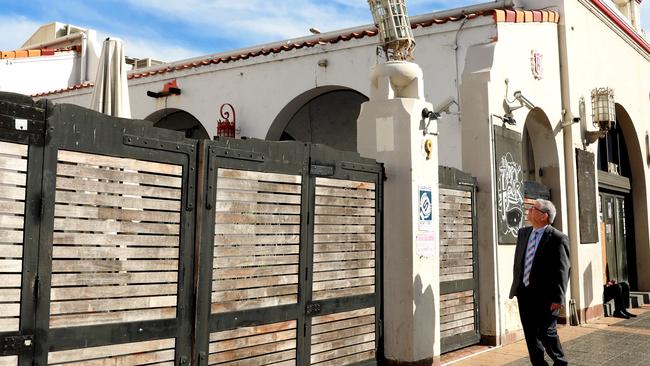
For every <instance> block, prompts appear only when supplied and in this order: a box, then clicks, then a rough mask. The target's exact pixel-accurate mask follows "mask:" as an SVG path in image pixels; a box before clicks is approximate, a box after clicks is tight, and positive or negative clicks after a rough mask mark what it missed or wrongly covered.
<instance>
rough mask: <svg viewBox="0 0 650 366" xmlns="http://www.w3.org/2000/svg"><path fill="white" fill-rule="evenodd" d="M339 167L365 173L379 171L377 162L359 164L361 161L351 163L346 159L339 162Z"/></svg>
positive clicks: (379, 167)
mask: <svg viewBox="0 0 650 366" xmlns="http://www.w3.org/2000/svg"><path fill="white" fill-rule="evenodd" d="M341 168H343V169H346V170H356V171H359V172H366V173H379V172H381V166H380V165H379V164H373V165H370V164H361V163H351V162H348V161H343V162H341Z"/></svg>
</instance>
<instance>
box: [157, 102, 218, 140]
mask: <svg viewBox="0 0 650 366" xmlns="http://www.w3.org/2000/svg"><path fill="white" fill-rule="evenodd" d="M145 120H147V121H151V122H153V123H154V127H159V128H165V129H168V130H174V131H184V132H185V137H189V138H193V139H209V138H210V134H209V133H208V131H206V129H205V127H203V124H202V123H201V121H199V120H198V119H197V118H196V117H194V116H193V115H192V114H191V113H189V112H187V111H184V110H182V109H178V108H165V109H161V110H158V111H155V112H153V113H151V114H150V115H148V116H147V117H146V118H145Z"/></svg>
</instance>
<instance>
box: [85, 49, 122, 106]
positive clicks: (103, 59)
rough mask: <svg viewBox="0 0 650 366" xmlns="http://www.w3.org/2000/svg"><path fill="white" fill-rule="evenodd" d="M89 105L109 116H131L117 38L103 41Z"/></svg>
mask: <svg viewBox="0 0 650 366" xmlns="http://www.w3.org/2000/svg"><path fill="white" fill-rule="evenodd" d="M90 106H91V108H92V109H94V110H96V111H98V112H101V113H104V114H107V115H109V116H114V117H122V118H131V107H130V105H129V86H128V84H127V81H126V63H125V62H124V46H123V45H122V41H121V40H119V39H116V38H106V40H105V41H104V44H103V46H102V54H101V56H100V57H99V66H98V68H97V77H96V80H95V88H94V89H93V96H92V100H91V104H90Z"/></svg>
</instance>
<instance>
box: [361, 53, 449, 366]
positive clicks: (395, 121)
mask: <svg viewBox="0 0 650 366" xmlns="http://www.w3.org/2000/svg"><path fill="white" fill-rule="evenodd" d="M371 80H372V85H371V89H372V90H371V99H370V101H368V102H366V103H364V104H362V106H361V113H360V115H359V119H358V120H357V148H358V151H359V153H360V154H361V155H362V156H364V157H369V158H374V159H377V160H378V161H380V162H382V163H384V165H385V168H386V177H387V181H386V182H385V186H384V256H383V259H384V271H383V278H384V287H383V290H384V322H383V324H384V330H383V334H384V343H383V345H384V354H385V356H386V358H387V359H388V364H399V365H415V364H417V365H424V364H426V365H431V364H436V365H437V364H439V355H440V329H439V328H440V319H439V310H440V304H439V296H440V282H439V272H440V269H439V268H440V260H439V244H438V233H439V229H438V226H439V218H438V153H437V152H438V146H437V126H436V121H435V120H433V121H432V122H431V123H430V124H429V125H428V128H427V126H426V125H427V123H428V122H429V119H428V118H427V119H423V117H422V110H423V109H424V108H427V109H428V110H432V106H431V104H429V103H427V102H425V101H424V98H423V92H422V90H423V87H422V85H423V84H422V71H421V69H420V68H419V67H418V66H417V65H415V64H412V63H407V62H389V63H387V64H381V65H377V66H376V67H375V68H373V71H372V73H371ZM422 196H424V197H422ZM428 200H430V202H427V201H428ZM421 212H422V214H423V216H422V217H424V220H421ZM429 213H430V216H428V215H429Z"/></svg>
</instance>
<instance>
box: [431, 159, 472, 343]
mask: <svg viewBox="0 0 650 366" xmlns="http://www.w3.org/2000/svg"><path fill="white" fill-rule="evenodd" d="M438 181H439V187H440V188H446V189H453V190H458V191H464V192H470V193H471V194H472V198H471V200H472V222H473V224H472V251H473V256H472V258H473V264H472V266H473V274H474V276H473V279H467V280H456V281H448V282H440V294H441V295H445V294H449V293H453V292H460V291H466V290H473V291H474V330H473V331H468V332H465V333H461V334H457V335H453V336H450V337H445V338H442V339H441V345H440V348H441V352H442V353H445V352H450V351H453V350H457V349H459V348H463V347H467V346H469V345H473V344H476V343H479V342H480V340H481V335H480V333H479V278H478V241H477V237H476V236H477V218H476V207H477V206H476V190H477V188H476V178H474V177H472V176H471V175H470V174H469V173H465V172H463V171H460V170H458V169H454V168H449V167H443V166H440V167H439V168H438Z"/></svg>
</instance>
